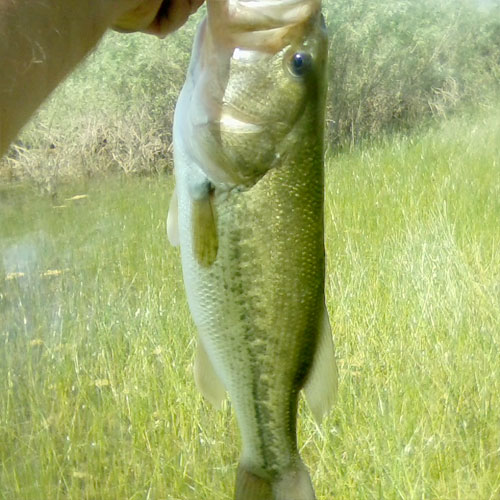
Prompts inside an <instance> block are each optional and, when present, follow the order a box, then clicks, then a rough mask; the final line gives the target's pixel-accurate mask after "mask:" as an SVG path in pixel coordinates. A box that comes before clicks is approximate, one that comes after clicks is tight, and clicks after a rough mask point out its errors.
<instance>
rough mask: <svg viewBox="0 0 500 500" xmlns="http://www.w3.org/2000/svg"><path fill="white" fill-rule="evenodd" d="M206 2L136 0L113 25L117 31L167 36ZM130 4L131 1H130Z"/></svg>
mask: <svg viewBox="0 0 500 500" xmlns="http://www.w3.org/2000/svg"><path fill="white" fill-rule="evenodd" d="M203 1H204V0H135V1H134V3H135V5H132V6H131V7H130V8H129V9H128V10H126V11H125V12H124V13H123V14H121V15H120V16H119V17H118V18H117V20H116V21H115V22H114V23H113V25H112V28H113V29H115V30H117V31H122V32H131V31H142V32H144V33H152V34H154V35H157V36H161V37H163V36H165V35H167V34H168V33H171V32H172V31H175V30H176V29H178V28H180V27H181V26H182V25H183V24H184V23H185V22H186V21H187V19H188V17H189V16H190V15H191V14H193V13H194V12H196V10H198V8H199V7H200V5H201V4H202V3H203ZM129 3H130V1H129Z"/></svg>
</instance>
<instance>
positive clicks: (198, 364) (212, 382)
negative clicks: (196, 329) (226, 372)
mask: <svg viewBox="0 0 500 500" xmlns="http://www.w3.org/2000/svg"><path fill="white" fill-rule="evenodd" d="M194 380H195V382H196V386H197V387H198V389H199V390H200V392H201V393H202V394H203V396H204V397H205V399H207V400H208V401H209V402H210V403H211V404H212V405H213V406H214V407H215V408H216V409H220V408H221V405H222V402H223V401H224V399H225V398H226V388H225V387H224V384H223V383H222V381H221V380H220V378H219V377H218V375H217V374H216V373H215V370H214V367H213V365H212V362H211V361H210V358H209V357H208V354H207V352H206V351H205V348H204V347H203V344H202V343H201V341H200V339H198V350H197V352H196V358H195V361H194Z"/></svg>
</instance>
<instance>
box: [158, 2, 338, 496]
mask: <svg viewBox="0 0 500 500" xmlns="http://www.w3.org/2000/svg"><path fill="white" fill-rule="evenodd" d="M207 7H208V16H207V19H205V20H204V21H203V22H202V24H201V25H200V27H199V30H198V33H197V36H196V39H195V42H194V47H193V53H192V58H191V63H190V67H189V70H188V75H187V79H186V82H185V85H184V87H183V89H182V92H181V94H180V97H179V100H178V103H177V107H176V111H175V119H174V160H175V177H176V188H175V194H174V196H173V198H172V201H171V206H170V211H169V216H168V220H167V228H168V234H169V239H170V241H171V242H172V243H173V244H180V249H181V259H182V269H183V276H184V283H185V288H186V292H187V298H188V302H189V307H190V310H191V313H192V316H193V318H194V321H195V324H196V326H197V329H198V334H199V346H198V353H197V359H196V362H195V379H196V382H197V384H198V386H199V388H200V389H201V391H202V393H203V394H204V395H205V396H206V397H207V399H208V400H210V401H211V402H212V403H213V404H214V405H215V406H219V405H220V403H221V401H222V400H223V399H224V397H225V393H226V391H227V393H228V394H229V397H230V400H231V402H232V405H233V407H234V410H235V413H236V418H237V421H238V426H239V429H240V433H241V438H242V446H243V450H242V454H241V459H240V464H239V468H238V472H237V477H236V493H235V498H236V499H237V500H313V499H314V498H315V495H314V491H313V487H312V485H311V481H310V478H309V474H308V472H307V470H306V468H305V466H304V464H303V462H302V460H301V458H300V456H299V452H298V448H297V437H296V418H297V404H298V398H299V392H300V390H301V389H302V388H304V391H305V395H306V399H307V400H308V403H309V406H310V407H311V409H312V412H313V414H314V416H315V418H316V419H317V420H318V421H321V419H322V416H323V414H324V413H325V412H326V411H327V410H328V408H329V407H330V405H331V403H332V401H333V399H334V396H335V392H336V384H337V369H336V364H335V358H334V348H333V342H332V335H331V331H330V325H329V321H328V316H327V312H326V307H325V300H324V276H325V251H324V230H323V197H324V194H323V190H324V188H323V122H324V107H325V92H326V79H325V66H326V51H327V42H326V35H325V29H324V23H323V20H322V17H321V13H320V2H319V1H318V0H309V1H307V0H260V1H241V2H237V1H234V0H231V1H224V0H208V2H207Z"/></svg>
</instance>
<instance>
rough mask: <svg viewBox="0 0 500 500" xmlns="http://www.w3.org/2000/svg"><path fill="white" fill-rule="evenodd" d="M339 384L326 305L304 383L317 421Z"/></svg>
mask: <svg viewBox="0 0 500 500" xmlns="http://www.w3.org/2000/svg"><path fill="white" fill-rule="evenodd" d="M337 385H338V371H337V362H336V361H335V347H334V345H333V338H332V332H331V328H330V320H329V319H328V312H327V310H326V305H325V306H324V310H323V318H322V320H321V325H320V331H319V337H318V345H317V347H316V352H315V354H314V361H313V366H312V367H311V371H310V372H309V376H308V378H307V381H306V383H305V385H304V393H305V396H306V400H307V403H308V405H309V408H311V411H312V413H313V415H314V419H315V420H316V422H318V423H321V420H322V419H323V416H324V415H325V414H326V413H327V412H328V410H329V409H330V408H331V406H332V405H333V403H334V402H335V398H336V397H337Z"/></svg>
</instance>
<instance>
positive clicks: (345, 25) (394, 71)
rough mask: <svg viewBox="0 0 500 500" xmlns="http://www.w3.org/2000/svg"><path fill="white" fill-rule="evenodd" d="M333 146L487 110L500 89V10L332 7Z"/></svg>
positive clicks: (436, 1) (364, 3) (430, 5)
mask: <svg viewBox="0 0 500 500" xmlns="http://www.w3.org/2000/svg"><path fill="white" fill-rule="evenodd" d="M325 11H326V18H327V26H328V30H329V36H330V55H329V62H330V66H329V99H328V113H327V115H328V121H329V140H330V142H332V143H338V142H343V141H345V140H350V141H357V140H358V139H360V138H363V137H367V136H368V137H373V136H376V135H378V134H379V133H380V132H382V131H387V130H391V129H401V128H410V127H414V126H415V125H418V124H419V123H421V122H422V120H425V119H426V118H427V117H429V116H446V115H447V114H448V113H450V112H452V111H454V110H455V109H457V108H459V107H461V106H462V105H464V104H468V103H475V104H485V103H487V102H490V100H491V98H492V95H493V94H495V92H496V91H498V88H499V82H500V79H499V75H500V73H499V70H500V4H499V3H498V2H497V6H496V8H494V7H492V8H491V9H490V10H488V11H487V12H484V11H481V10H479V9H478V8H477V3H471V2H470V1H467V0H419V1H418V2H417V1H415V0H398V1H394V0H379V1H377V2H373V1H371V0H327V2H326V5H325Z"/></svg>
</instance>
